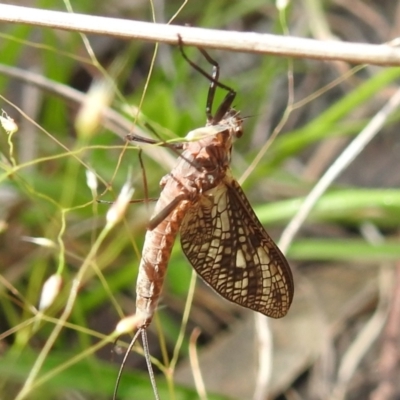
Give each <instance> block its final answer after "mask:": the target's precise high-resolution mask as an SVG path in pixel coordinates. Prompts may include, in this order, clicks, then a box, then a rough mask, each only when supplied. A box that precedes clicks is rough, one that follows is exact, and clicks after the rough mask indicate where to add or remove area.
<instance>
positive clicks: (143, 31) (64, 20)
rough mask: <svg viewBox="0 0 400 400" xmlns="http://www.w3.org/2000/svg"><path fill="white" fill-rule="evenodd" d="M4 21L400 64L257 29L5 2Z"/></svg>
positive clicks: (395, 56) (389, 56) (388, 51)
mask: <svg viewBox="0 0 400 400" xmlns="http://www.w3.org/2000/svg"><path fill="white" fill-rule="evenodd" d="M0 21H4V22H11V23H18V24H29V25H34V26H43V27H48V28H53V29H64V30H69V31H73V32H82V33H91V34H98V35H108V36H114V37H118V38H121V39H139V40H146V41H150V42H160V43H169V44H175V45H177V44H178V35H180V36H181V37H182V41H183V43H185V45H186V46H188V45H192V46H201V47H209V48H216V49H225V50H231V51H243V52H250V53H261V54H275V55H282V56H290V57H301V58H314V59H321V60H343V61H348V62H351V63H356V64H360V63H366V64H375V65H400V49H397V48H395V47H391V46H388V45H370V44H362V43H345V42H340V41H333V40H332V41H317V40H313V39H302V38H296V37H290V36H278V35H270V34H261V33H254V32H232V31H222V30H213V29H202V28H193V27H185V26H177V25H166V24H157V23H150V22H141V21H129V20H123V19H116V18H106V17H96V16H91V15H84V14H71V13H66V12H59V11H49V10H41V9H37V8H28V7H18V6H11V5H6V4H0Z"/></svg>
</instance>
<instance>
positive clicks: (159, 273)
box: [136, 196, 190, 327]
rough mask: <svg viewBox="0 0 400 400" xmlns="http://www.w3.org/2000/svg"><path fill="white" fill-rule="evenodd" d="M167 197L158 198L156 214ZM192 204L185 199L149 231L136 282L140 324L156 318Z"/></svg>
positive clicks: (148, 322)
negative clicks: (175, 243) (154, 316)
mask: <svg viewBox="0 0 400 400" xmlns="http://www.w3.org/2000/svg"><path fill="white" fill-rule="evenodd" d="M163 197H164V196H161V197H160V199H159V200H158V202H157V205H156V212H155V214H157V210H160V209H163V207H164V203H165V201H164V199H163ZM189 205H190V202H189V201H187V200H183V201H181V202H180V203H179V204H178V206H177V207H176V208H175V209H174V210H173V211H172V212H171V213H170V214H169V215H168V216H167V217H166V218H165V219H164V220H162V221H161V222H160V223H159V224H158V225H157V226H156V227H155V228H154V229H152V230H148V231H147V233H146V237H145V242H144V246H143V251H142V259H141V262H140V265H139V274H138V278H137V283H136V315H137V317H138V320H139V323H138V327H147V326H148V325H149V324H150V322H151V320H152V318H153V314H154V311H155V309H156V307H157V304H158V299H159V297H160V293H161V290H162V286H163V283H164V276H165V273H166V271H167V266H168V261H169V258H170V255H171V251H172V247H173V245H174V241H175V238H176V235H177V233H178V230H179V228H180V225H181V223H182V220H183V217H184V215H185V214H186V211H187V209H188V207H189Z"/></svg>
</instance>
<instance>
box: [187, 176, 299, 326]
mask: <svg viewBox="0 0 400 400" xmlns="http://www.w3.org/2000/svg"><path fill="white" fill-rule="evenodd" d="M180 233H181V245H182V249H183V251H184V253H185V255H186V257H187V258H188V259H189V261H190V263H191V264H192V266H193V268H195V270H196V271H197V273H198V274H199V275H200V276H201V277H202V278H203V279H204V280H205V281H206V282H207V283H208V284H209V285H210V286H211V287H213V288H214V289H215V290H216V291H217V292H218V293H219V294H220V295H221V296H223V297H225V298H226V299H228V300H230V301H232V302H234V303H237V304H239V305H241V306H243V307H247V308H250V309H252V310H255V311H258V312H260V313H262V314H265V315H267V316H269V317H273V318H280V317H283V316H284V315H285V314H286V313H287V311H288V309H289V307H290V304H291V302H292V299H293V278H292V273H291V271H290V268H289V265H288V263H287V261H286V259H285V257H284V256H283V254H282V253H281V251H280V250H279V249H278V247H277V246H276V245H275V243H274V242H273V241H272V239H271V238H270V237H269V235H268V234H267V232H266V231H265V230H264V228H263V226H262V225H261V223H260V221H259V220H258V218H257V216H256V215H255V213H254V211H253V209H252V208H251V205H250V203H249V202H248V200H247V198H246V196H245V194H244V193H243V191H242V189H241V187H240V185H239V183H237V182H236V181H234V180H231V181H229V182H224V183H221V185H219V186H218V187H217V188H216V189H214V192H213V193H212V194H206V195H204V196H202V198H201V200H200V201H199V202H198V203H197V204H196V205H194V206H193V207H192V208H191V209H190V210H189V212H188V214H187V215H186V216H185V218H184V220H183V223H182V226H181V230H180Z"/></svg>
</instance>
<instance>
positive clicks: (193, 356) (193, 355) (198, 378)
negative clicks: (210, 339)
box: [189, 328, 207, 400]
mask: <svg viewBox="0 0 400 400" xmlns="http://www.w3.org/2000/svg"><path fill="white" fill-rule="evenodd" d="M200 333H201V332H200V329H199V328H195V329H193V332H192V334H191V335H190V344H189V359H190V366H191V368H192V373H193V379H194V383H195V386H196V390H197V394H198V395H199V398H200V400H207V392H206V387H205V385H204V381H203V377H202V375H201V370H200V364H199V357H198V355H197V349H196V343H197V339H198V338H199V336H200Z"/></svg>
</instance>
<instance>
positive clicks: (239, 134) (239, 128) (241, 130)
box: [235, 126, 243, 138]
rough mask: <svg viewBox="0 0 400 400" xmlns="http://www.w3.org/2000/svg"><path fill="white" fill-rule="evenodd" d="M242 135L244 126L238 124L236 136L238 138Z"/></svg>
mask: <svg viewBox="0 0 400 400" xmlns="http://www.w3.org/2000/svg"><path fill="white" fill-rule="evenodd" d="M242 135H243V129H242V127H241V126H240V127H239V126H238V127H237V128H236V129H235V137H236V138H240V137H242Z"/></svg>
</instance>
